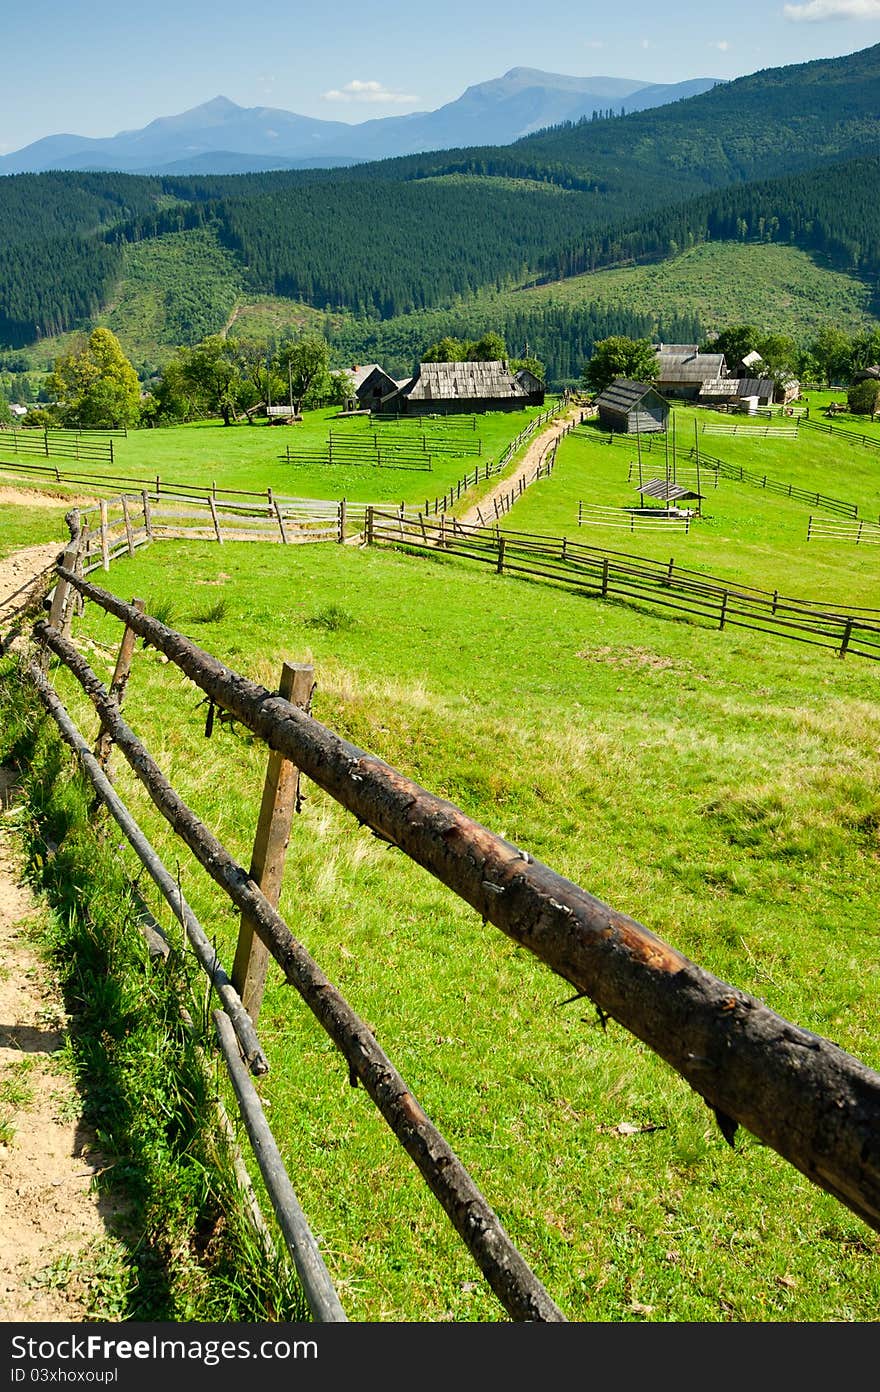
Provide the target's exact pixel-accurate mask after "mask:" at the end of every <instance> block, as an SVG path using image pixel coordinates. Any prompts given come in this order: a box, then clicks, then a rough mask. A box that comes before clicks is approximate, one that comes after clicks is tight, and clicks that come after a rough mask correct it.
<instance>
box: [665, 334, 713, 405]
mask: <svg viewBox="0 0 880 1392" xmlns="http://www.w3.org/2000/svg"><path fill="white" fill-rule="evenodd" d="M727 375H728V374H727V364H726V362H725V359H724V354H723V353H701V352H700V351H699V349H698V348H697V346H696V345H695V344H690V343H669V344H667V343H661V344H660V345H659V347H658V348H657V375H656V377H655V379H654V380H655V383H656V385H657V389H658V391H661V392H663V394H664V395H665V396H675V397H679V398H681V399H682V400H684V401H695V400H696V399H697V397H699V396H700V395H701V393H703V388H704V387H705V385H706V383H707V382H711V383H713V384H714V383H717V382H719V381H721V380H722V379H724V378H727Z"/></svg>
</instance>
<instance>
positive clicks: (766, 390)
mask: <svg viewBox="0 0 880 1392" xmlns="http://www.w3.org/2000/svg"><path fill="white" fill-rule="evenodd" d="M736 385H737V390H736V394H737V396H772V395H773V393H774V392H775V390H776V383H775V382H774V380H773V378H772V377H740V378H738V379H737V384H736Z"/></svg>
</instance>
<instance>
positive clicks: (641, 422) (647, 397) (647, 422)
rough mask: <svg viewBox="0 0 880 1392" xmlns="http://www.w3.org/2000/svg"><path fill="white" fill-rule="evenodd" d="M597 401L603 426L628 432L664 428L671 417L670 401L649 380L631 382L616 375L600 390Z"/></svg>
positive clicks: (628, 433) (643, 431)
mask: <svg viewBox="0 0 880 1392" xmlns="http://www.w3.org/2000/svg"><path fill="white" fill-rule="evenodd" d="M594 404H595V406H596V408H597V409H598V412H599V424H600V425H601V426H602V428H603V429H604V430H614V431H620V432H622V433H623V434H625V435H636V434H638V435H645V434H647V433H648V432H650V431H656V430H665V429H666V426H667V421H668V419H669V410H670V407H669V402H668V401H666V400H664V398H663V397H662V396H661V395H660V393H659V392H658V391H657V388H656V387H654V386H653V385H652V384H651V383H650V382H631V381H629V380H628V379H627V378H625V377H616V378H615V379H614V381H613V382H612V383H611V384H610V385H609V386H607V387H606V388H605V390H604V391H603V392H600V393H599V395H598V396H597V397H596V400H595V403H594Z"/></svg>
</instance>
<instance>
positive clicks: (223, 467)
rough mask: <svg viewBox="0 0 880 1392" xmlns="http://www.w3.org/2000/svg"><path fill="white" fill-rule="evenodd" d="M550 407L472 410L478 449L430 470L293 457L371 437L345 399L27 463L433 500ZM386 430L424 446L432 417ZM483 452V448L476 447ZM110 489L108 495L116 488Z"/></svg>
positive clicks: (468, 437) (309, 492) (300, 493)
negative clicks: (108, 456)
mask: <svg viewBox="0 0 880 1392" xmlns="http://www.w3.org/2000/svg"><path fill="white" fill-rule="evenodd" d="M552 402H553V398H548V400H547V405H548V406H549V405H551V404H552ZM545 409H546V408H545ZM540 410H541V408H539V407H528V408H526V409H525V410H522V411H491V412H487V413H486V414H485V415H482V416H479V417H468V420H469V421H470V420H473V421H474V422H475V427H476V428H475V429H473V430H468V431H465V432H463V433H464V445H465V446H466V448H467V451H468V452H467V453H465V452H462V453H461V454H449V453H432V454H430V455H429V456H426V457H427V458H429V459H430V467H428V468H425V467H421V466H418V467H417V466H416V465H415V464H414V463H413V462H412V461H411V460H408V459H407V460H403V461H401V462H399V463H397V462H395V461H394V460H393V458H391V457H390V456H389V457H388V460H387V462H383V463H382V464H370V463H336V462H333V463H332V464H331V463H325V462H323V461H321V460H318V459H316V460H315V461H314V462H312V461H309V462H306V463H303V462H294V461H293V460H291V461H289V460H288V457H287V450H288V448H289V450H290V452H291V454H296V452H298V451H300V450H302V451H306V452H308V453H311V452H314V453H315V454H316V455H319V454H320V453H321V451H322V450H323V449H325V448H326V445H327V442H328V440H329V438H330V432H331V430H332V432H333V435H334V439H338V438H340V437H345V438H347V439H352V440H354V441H355V442H357V441H362V442H365V441H368V440H369V438H370V437H371V434H372V432H371V430H370V426H369V423H368V421H367V419H366V418H365V417H362V416H352V417H348V418H345V417H340V416H339V410H338V407H325V408H323V409H321V410H316V411H308V412H306V414H305V417H304V419H303V421H302V422H301V423H298V424H295V425H273V426H269V425H267V424H266V423H265V422H262V423H259V424H255V425H253V426H249V425H246V424H243V423H242V424H238V425H231V426H228V427H227V426H224V425H221V424H220V423H218V422H217V421H215V420H211V421H203V422H202V421H199V422H195V423H193V424H191V425H181V426H174V427H170V428H166V429H158V430H135V431H130V432H129V433H128V435H127V436H125V437H124V438H123V437H117V438H115V439H114V440H113V463H112V465H111V464H110V463H109V462H108V461H104V460H100V461H99V460H78V461H77V460H72V459H63V458H61V457H58V458H55V457H50V459H49V460H48V461H47V460H46V459H42V458H40V457H39V456H38V455H34V456H30V455H21V456H20V459H21V461H22V462H23V463H25V462H32V463H34V464H38V465H45V464H46V463H47V462H48V463H50V464H57V466H58V469H59V470H60V472H61V474H62V478H63V476H64V475H65V474H75V475H76V476H77V479H78V480H81V479H82V478H83V477H85V478H86V479H88V477H97V476H99V475H102V474H104V475H107V474H112V475H114V476H115V477H116V478H118V479H126V478H127V479H135V480H138V481H140V482H141V483H142V484H149V483H151V482H153V481H154V480H155V479H156V478H157V477H158V478H160V479H161V482H162V487H163V488H165V487H172V486H178V487H183V488H185V487H186V486H187V485H192V484H200V485H202V486H208V487H210V486H211V484H212V483H213V484H216V486H217V489H218V491H220V490H223V489H231V490H239V491H245V492H248V491H250V492H262V493H264V492H265V491H266V489H267V488H272V489H273V491H274V492H275V493H277V494H278V495H279V496H286V497H296V498H326V499H331V500H338V499H340V498H347V499H350V500H351V501H353V502H373V503H385V502H388V503H393V504H394V505H397V504H398V503H400V502H406V504H407V505H408V506H416V505H418V504H419V503H421V504H422V505H424V503H425V501H426V500H428V499H430V500H431V501H432V502H433V500H434V499H435V498H436V497H437V496H438V495H439V496H441V497H442V496H443V494H444V493H446V492H447V490H448V489H449V488H450V487H451V486H452V485H454V484H455V483H457V482H458V480H459V479H463V478H464V477H465V476H466V475H468V474H470V475H471V476H473V473H474V469H475V468H476V466H477V465H478V464H479V465H480V467H481V468H482V466H483V465H485V464H486V463H487V462H491V463H495V462H496V461H497V460H498V459H500V457H501V456H502V454H503V453H504V451H505V449H506V448H507V446H508V445H509V443H510V441H511V440H512V439H514V438H515V436H516V435H518V434H519V432H520V431H521V430H523V429H524V428H525V427H526V426H527V425H528V424H529V423H530V421H531V420H533V419H534V417H535V416H536V415H538V414H540ZM382 433H383V436H384V437H385V438H389V439H390V438H392V435H393V438H394V439H397V438H400V439H402V440H407V441H410V442H413V443H414V444H415V445H416V447H418V446H419V445H420V443H421V434H422V423H421V422H418V421H408V422H406V423H403V424H400V425H396V424H395V425H388V426H383V427H382ZM424 433H425V436H426V439H427V442H428V449H429V451H430V446H431V442H432V441H433V440H434V439H436V440H437V441H438V442H439V443H440V444H441V445H442V444H443V442H444V440H447V433H446V432H445V430H444V426H443V423H442V420H436V421H435V420H433V419H431V420H428V421H426V422H425V423H424ZM473 450H478V451H479V452H478V453H473V452H471V451H473ZM0 454H2V457H3V459H4V460H5V461H8V462H12V463H14V462H15V455H14V454H13V453H12V452H10V451H9V450H8V449H7V450H6V451H0ZM3 477H7V478H11V473H9V472H8V471H5V470H4V471H0V479H2V478H3ZM23 477H27V475H26V474H24V475H23ZM68 486H69V487H70V488H71V489H72V488H74V487H76V488H78V489H80V491H81V490H82V489H83V488H84V487H86V486H87V484H86V483H83V482H82V481H79V482H78V483H77V484H76V485H73V484H70V485H68ZM123 486H125V485H123V484H122V483H117V484H116V485H115V487H116V488H117V489H121V488H122V487H123ZM102 491H103V492H104V493H105V494H106V492H107V487H104V488H103V489H102Z"/></svg>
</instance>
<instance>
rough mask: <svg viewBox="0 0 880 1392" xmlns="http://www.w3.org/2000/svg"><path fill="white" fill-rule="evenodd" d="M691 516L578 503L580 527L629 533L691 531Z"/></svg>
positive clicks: (659, 509)
mask: <svg viewBox="0 0 880 1392" xmlns="http://www.w3.org/2000/svg"><path fill="white" fill-rule="evenodd" d="M690 525H691V519H690V514H686V515H684V516H682V515H677V514H676V513H671V512H667V511H666V509H665V508H651V509H650V510H648V509H647V508H646V509H645V510H644V511H640V510H639V509H638V508H622V507H603V506H602V504H600V503H585V502H583V501H579V502H578V526H579V527H622V528H624V529H625V530H626V531H628V532H656V531H657V530H658V528H659V529H661V530H663V529H666V528H671V529H672V530H673V531H676V532H684V534H685V536H687V534H688V532H689V531H690Z"/></svg>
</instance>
